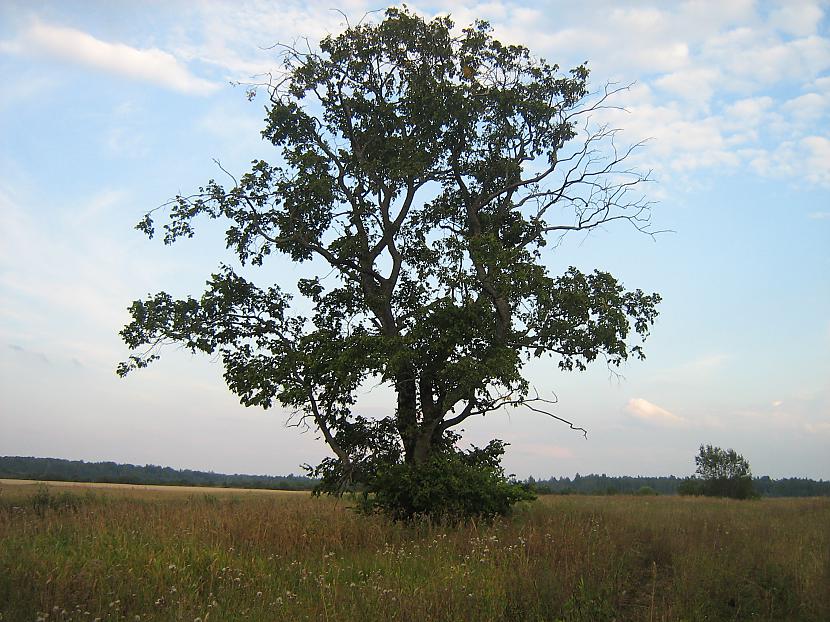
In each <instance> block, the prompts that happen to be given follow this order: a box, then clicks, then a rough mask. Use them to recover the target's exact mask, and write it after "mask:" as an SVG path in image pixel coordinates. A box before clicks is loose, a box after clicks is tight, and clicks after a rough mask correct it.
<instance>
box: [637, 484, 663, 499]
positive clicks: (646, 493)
mask: <svg viewBox="0 0 830 622" xmlns="http://www.w3.org/2000/svg"><path fill="white" fill-rule="evenodd" d="M634 494H635V495H639V496H641V497H654V496H657V495H659V494H660V493H659V492H657V491H656V490H654V488H652V487H651V486H640V487H639V488H638V489H637V490H636V491H634Z"/></svg>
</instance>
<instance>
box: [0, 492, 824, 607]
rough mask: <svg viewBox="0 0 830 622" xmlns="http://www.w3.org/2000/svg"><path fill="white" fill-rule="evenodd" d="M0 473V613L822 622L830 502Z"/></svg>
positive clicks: (819, 500) (822, 500)
mask: <svg viewBox="0 0 830 622" xmlns="http://www.w3.org/2000/svg"><path fill="white" fill-rule="evenodd" d="M146 488H148V487H124V486H113V485H108V486H105V487H95V486H93V487H85V486H77V485H73V486H72V487H71V488H69V487H63V486H61V485H57V484H50V485H49V486H48V488H47V487H44V486H43V485H37V484H34V483H29V484H19V483H16V484H10V483H8V482H0V612H2V620H3V621H8V620H13V621H18V620H21V621H23V620H28V621H32V622H35V621H36V620H49V621H52V620H84V621H86V620H89V621H92V620H95V619H98V620H128V621H139V620H185V621H187V622H194V621H197V620H199V621H201V622H206V621H208V620H212V621H217V622H218V621H224V620H256V621H266V620H267V621H271V620H330V621H335V620H356V621H363V620H412V621H416V620H417V621H426V620H505V621H507V620H584V621H602V620H648V621H657V620H816V621H826V620H830V499H827V498H822V499H789V500H762V501H747V502H737V501H728V500H712V499H694V498H679V497H624V496H616V497H584V496H569V497H548V498H543V499H540V500H539V501H536V502H535V503H533V504H530V505H528V506H527V507H524V508H521V509H520V511H518V512H517V513H516V514H515V516H513V517H511V518H510V519H509V520H502V521H498V522H496V523H494V524H492V525H485V524H474V523H469V524H467V525H464V526H461V527H457V528H450V527H444V526H441V525H427V524H421V525H418V526H415V527H412V526H404V525H399V524H392V523H389V522H387V521H385V520H383V519H381V518H379V517H376V518H369V519H367V518H364V517H360V516H358V515H356V514H354V513H353V512H352V511H350V510H349V509H348V507H347V504H346V503H343V502H341V503H336V502H334V501H333V500H330V499H316V498H312V497H311V496H309V495H308V494H303V493H279V492H269V491H238V490H237V491H233V490H227V489H202V488H199V489H179V488H170V489H164V488H162V489H161V490H159V489H158V487H150V488H149V489H146Z"/></svg>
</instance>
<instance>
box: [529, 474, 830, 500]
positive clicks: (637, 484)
mask: <svg viewBox="0 0 830 622" xmlns="http://www.w3.org/2000/svg"><path fill="white" fill-rule="evenodd" d="M685 481H687V479H686V478H683V477H675V476H674V475H669V476H662V477H643V476H630V475H622V476H612V475H606V474H605V473H603V474H601V475H598V474H596V473H591V474H590V475H580V474H579V473H577V474H576V475H575V476H574V477H573V478H570V477H551V478H548V479H534V478H533V477H531V478H529V479H528V480H527V483H528V484H530V485H531V486H532V488H533V490H534V491H535V492H536V493H537V494H559V495H568V494H581V495H615V494H625V495H628V494H637V493H640V494H646V493H648V492H653V493H657V494H661V495H675V494H678V492H679V491H678V488H679V487H680V486H681V485H682V484H683V482H685ZM752 486H753V488H754V490H755V492H756V493H757V494H758V495H760V496H762V497H824V496H830V481H825V480H823V479H820V480H814V479H810V478H806V477H803V478H802V477H785V478H781V479H772V478H771V477H769V476H768V475H764V476H763V477H753V478H752Z"/></svg>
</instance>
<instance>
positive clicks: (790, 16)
mask: <svg viewBox="0 0 830 622" xmlns="http://www.w3.org/2000/svg"><path fill="white" fill-rule="evenodd" d="M333 6H337V8H338V9H339V11H342V13H343V14H345V15H346V16H348V17H349V19H350V20H351V21H352V22H356V21H359V20H360V18H361V17H362V16H363V15H364V14H366V13H367V12H368V11H373V10H376V9H382V8H384V6H383V5H376V4H371V3H367V2H363V1H360V0H347V1H345V2H340V3H332V2H329V1H328V0H326V1H325V2H323V1H318V0H305V1H303V2H295V1H293V0H289V1H285V2H282V1H276V2H250V1H248V2H209V1H205V2H175V1H173V2H171V1H165V2H155V1H146V2H140V3H139V2H134V3H128V2H110V1H101V2H96V1H94V0H85V1H79V2H74V1H72V0H65V1H60V2H57V1H55V2H38V1H36V0H26V1H19V2H16V1H15V0H5V1H4V2H2V3H0V74H2V76H3V79H2V84H3V86H2V89H0V455H31V456H44V457H46V456H49V457H60V458H69V459H76V460H87V461H98V460H113V461H116V462H129V463H134V464H147V463H151V464H160V465H168V466H173V467H178V468H194V469H202V470H213V471H217V472H228V473H263V474H286V473H289V472H294V473H299V472H301V470H302V469H301V465H302V464H304V463H316V462H317V461H318V460H319V459H320V458H322V457H323V456H325V455H327V451H326V448H325V446H324V444H323V443H322V441H320V440H317V438H316V437H315V435H314V434H313V433H312V432H305V433H303V432H302V431H301V430H299V429H297V428H295V427H291V426H288V425H286V421H287V418H288V413H286V412H285V411H283V410H281V409H279V408H273V409H270V410H268V411H264V410H261V409H258V408H250V409H249V408H244V407H242V406H241V405H239V403H238V400H237V399H236V398H235V396H234V395H233V394H231V393H230V392H229V390H228V389H227V388H226V386H225V384H224V381H223V380H222V367H221V363H220V362H218V361H216V360H211V359H210V358H209V357H205V356H194V355H192V354H190V353H189V352H187V351H182V350H175V349H174V350H168V351H166V352H165V354H164V356H163V357H162V360H161V361H160V362H158V363H156V364H154V365H153V366H151V367H150V368H148V369H146V370H141V371H139V372H136V373H133V374H131V375H130V376H128V377H127V378H126V379H119V378H117V377H116V374H115V368H116V365H117V363H118V362H119V361H122V360H124V359H125V358H126V357H127V355H128V354H129V352H128V351H127V349H126V346H125V345H124V344H123V343H122V342H121V341H120V338H119V336H118V331H119V330H120V329H121V327H122V326H123V325H124V324H125V323H126V322H127V321H128V320H129V316H128V314H127V311H126V309H127V307H128V306H129V304H130V303H131V302H132V301H133V300H135V299H138V298H142V297H144V296H146V295H147V294H148V293H151V292H156V291H162V290H164V291H168V292H170V293H171V294H173V295H174V296H177V297H185V296H187V295H188V294H192V295H197V296H198V295H199V294H200V293H201V292H202V291H203V288H204V282H205V280H206V279H207V278H208V277H209V275H210V274H211V272H212V271H215V269H216V268H217V266H218V265H219V263H220V262H221V261H223V260H226V259H227V255H226V254H225V252H224V247H223V244H222V233H221V230H219V229H215V230H214V229H211V228H209V227H208V228H205V229H203V230H202V231H201V233H200V234H199V235H197V237H196V238H194V239H193V240H188V241H185V242H183V243H178V244H176V245H174V246H170V247H166V246H164V245H163V244H161V243H160V242H159V241H158V240H152V241H150V240H147V239H146V237H144V236H143V235H142V234H141V233H139V232H137V231H135V229H134V225H135V224H136V223H137V222H138V220H139V219H140V218H141V216H142V215H143V214H144V213H145V212H147V211H148V210H150V209H153V208H155V207H156V206H158V205H160V204H161V203H163V202H164V201H166V200H167V199H169V198H170V197H172V196H173V195H175V194H176V193H178V192H185V193H186V192H188V191H192V190H194V189H196V188H197V187H198V186H199V185H200V184H203V183H204V182H206V181H207V180H208V179H210V178H213V177H217V178H218V177H219V176H220V175H221V172H220V171H219V170H218V167H217V164H216V163H215V162H214V160H218V161H220V162H221V164H222V166H223V167H224V168H226V169H228V170H230V171H233V172H235V173H241V172H244V171H245V170H246V166H247V164H248V163H249V162H250V161H251V160H252V159H255V158H264V159H266V160H267V159H269V158H273V157H274V156H275V154H274V151H273V148H271V149H269V146H268V145H267V144H265V143H264V142H263V141H262V140H261V139H260V134H259V132H260V130H261V129H262V127H263V117H264V106H265V101H264V99H263V97H262V96H259V97H257V98H255V99H254V100H253V101H250V102H249V101H248V100H247V98H246V97H245V89H244V87H241V86H234V83H237V82H251V81H256V78H253V77H254V76H258V75H261V74H263V73H266V72H268V71H269V70H271V69H273V68H274V66H275V63H276V57H275V53H274V51H273V50H272V49H269V47H271V46H273V45H274V44H275V43H278V42H280V43H292V42H295V41H298V40H302V38H307V39H308V41H309V44H310V45H314V43H315V42H316V41H318V40H319V39H320V38H321V37H323V36H325V35H326V34H330V33H337V32H340V31H341V30H342V29H343V27H344V25H345V20H344V16H343V14H341V12H338V11H334V10H332V9H331V7H333ZM409 6H410V7H411V8H412V9H414V10H416V11H417V12H419V13H420V14H422V15H424V16H427V17H432V16H435V15H438V14H447V13H449V14H451V15H452V16H453V18H454V20H455V22H456V23H457V24H458V25H460V26H465V25H467V24H469V23H471V22H472V21H473V20H475V19H477V18H484V19H487V20H489V21H490V22H491V24H492V25H493V28H494V33H495V36H496V37H497V38H499V39H500V40H502V41H503V42H507V43H521V44H524V45H526V46H528V47H529V48H530V49H531V51H532V52H533V53H534V54H535V55H537V56H541V57H544V58H545V59H547V60H549V61H551V62H556V63H558V64H560V66H562V67H563V68H568V67H572V66H575V65H577V64H579V63H581V62H583V61H586V60H587V61H588V62H589V67H590V68H591V85H592V87H593V88H595V89H601V88H602V87H603V85H605V84H606V83H609V82H610V83H616V84H620V85H631V86H630V88H628V89H627V90H626V91H624V92H622V93H620V94H619V96H618V99H617V100H616V101H615V103H616V104H617V105H618V106H619V109H616V110H613V111H608V112H607V115H608V117H607V120H608V122H609V123H611V124H613V126H615V127H618V128H620V129H621V130H622V134H621V136H622V138H623V139H624V140H625V141H627V142H629V143H635V142H638V141H641V140H647V143H646V145H645V147H644V148H643V149H640V150H639V151H638V152H637V153H636V155H635V156H634V163H636V164H637V166H639V167H640V168H641V169H642V170H652V171H653V177H654V179H655V181H654V183H652V184H651V185H650V186H649V187H648V189H647V193H648V198H649V199H652V200H654V201H655V202H656V205H655V207H654V210H653V215H652V219H653V223H654V225H655V228H657V229H662V230H668V231H669V232H667V233H664V234H661V235H659V236H657V237H656V238H655V239H651V238H649V237H647V236H644V235H642V234H640V233H637V232H636V231H633V230H631V229H630V228H626V227H622V226H621V227H613V226H609V227H607V228H605V229H603V230H601V231H597V232H594V233H592V234H591V235H588V236H584V235H583V236H581V237H572V238H568V239H567V240H566V241H565V243H564V244H562V245H561V246H560V247H559V248H558V249H557V250H556V251H555V253H552V254H551V255H550V256H548V257H546V261H548V262H549V265H550V266H551V269H552V270H554V271H558V272H562V271H564V270H565V269H567V267H568V266H570V265H575V266H577V267H579V268H581V269H585V270H592V269H594V268H599V269H603V270H607V271H609V272H611V273H612V274H614V275H615V276H616V277H618V278H619V279H620V280H621V281H622V282H623V283H624V284H625V285H626V286H627V287H628V288H641V289H643V290H645V291H648V292H651V291H656V292H659V293H660V294H661V295H662V296H663V303H662V304H661V306H660V317H659V319H658V321H657V323H656V325H655V326H654V328H653V330H652V336H651V337H650V338H649V340H648V341H647V342H646V344H645V351H646V354H647V357H648V358H647V359H646V361H644V362H640V361H631V362H629V363H627V364H625V365H624V366H623V367H622V368H621V369H619V370H618V372H619V375H617V374H612V373H609V370H608V369H607V368H606V367H605V366H604V365H602V364H600V365H599V366H597V367H594V368H591V369H589V371H587V372H584V373H577V372H573V373H564V372H560V371H559V370H558V369H557V368H556V365H555V362H550V361H547V362H543V363H541V364H533V365H532V366H530V367H529V368H528V369H527V374H528V377H529V378H530V379H531V380H532V382H533V383H534V385H535V386H536V387H537V388H539V390H540V392H541V393H542V394H543V395H552V394H555V395H556V396H557V398H558V404H557V405H556V407H555V409H554V411H555V412H556V414H558V415H560V416H562V417H565V418H567V419H570V420H573V421H574V422H575V423H576V424H577V425H580V426H582V427H585V428H587V429H588V431H589V434H588V438H587V440H586V439H585V438H583V437H582V435H581V434H579V433H576V432H573V431H571V430H569V429H568V428H567V426H564V425H562V424H560V423H558V422H556V421H554V420H552V419H549V418H547V417H544V416H542V415H538V414H534V413H532V412H528V411H522V410H515V411H511V412H508V413H494V414H491V415H488V416H487V417H486V418H484V419H482V420H480V421H476V422H474V423H470V424H469V425H467V426H466V428H465V436H464V441H465V443H473V444H476V445H479V446H480V445H483V444H485V443H486V442H487V440H489V439H490V438H493V437H497V438H501V439H503V440H505V441H507V442H508V443H510V446H509V447H508V451H507V454H506V456H505V460H504V464H505V466H506V468H507V470H508V471H509V472H511V473H515V474H516V475H518V476H519V477H527V476H529V475H533V476H535V477H548V476H551V475H554V476H565V475H567V476H572V475H574V474H575V473H582V474H586V473H592V472H594V473H607V474H609V475H621V474H628V475H638V474H642V475H669V474H674V475H688V474H691V473H692V472H693V471H694V455H695V454H696V453H697V449H698V447H699V445H701V444H713V445H718V446H721V447H724V448H726V447H732V448H734V449H736V450H737V451H738V452H739V453H741V454H742V455H743V456H744V457H746V458H747V460H748V461H749V463H750V465H751V466H752V469H753V472H754V473H755V474H756V475H770V476H772V477H791V476H796V477H813V478H823V479H830V450H829V449H830V355H828V352H830V4H828V3H827V2H797V1H793V0H790V1H788V2H782V3H766V2H752V1H744V0H727V1H724V0H720V1H717V2H708V1H702V0H701V1H692V2H652V3H649V2H626V3H617V2H602V1H594V2H592V1H587V2H580V3H574V2H500V1H498V0H496V1H492V2H483V3H475V2H463V1H453V2H434V3H431V4H424V3H418V2H413V3H410V4H409ZM303 269H304V268H298V267H297V266H294V265H292V264H291V263H290V261H288V260H287V259H275V260H273V261H272V263H271V264H270V265H269V266H268V269H267V270H266V272H265V276H266V277H267V278H268V279H271V280H272V281H275V282H279V283H286V282H288V283H290V282H291V281H292V280H296V277H297V274H299V273H300V272H301V271H302V270H303ZM261 284H263V283H261ZM265 284H268V283H265ZM360 404H361V406H362V407H364V408H366V409H367V412H370V413H375V414H383V413H389V412H391V411H392V409H393V408H394V403H393V399H392V396H391V394H390V393H389V392H388V391H384V390H382V389H378V388H371V387H367V388H366V390H365V391H363V392H362V394H361V396H360Z"/></svg>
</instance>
